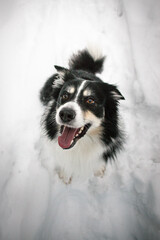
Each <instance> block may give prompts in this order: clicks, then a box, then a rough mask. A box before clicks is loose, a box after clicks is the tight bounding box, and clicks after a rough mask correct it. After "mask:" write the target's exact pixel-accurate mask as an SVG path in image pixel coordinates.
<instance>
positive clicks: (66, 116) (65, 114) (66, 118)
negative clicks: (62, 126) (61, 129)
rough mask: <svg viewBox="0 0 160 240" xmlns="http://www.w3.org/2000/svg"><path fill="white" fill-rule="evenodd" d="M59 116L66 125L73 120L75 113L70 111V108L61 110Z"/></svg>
mask: <svg viewBox="0 0 160 240" xmlns="http://www.w3.org/2000/svg"><path fill="white" fill-rule="evenodd" d="M59 116H60V118H61V120H62V121H63V122H64V123H67V122H70V121H72V120H73V119H74V118H75V116H76V113H75V111H74V110H72V109H70V108H63V109H62V110H61V111H60V113H59Z"/></svg>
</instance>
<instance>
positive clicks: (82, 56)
mask: <svg viewBox="0 0 160 240" xmlns="http://www.w3.org/2000/svg"><path fill="white" fill-rule="evenodd" d="M104 60H105V57H102V58H99V59H97V60H95V59H94V58H93V57H92V56H91V54H90V53H89V52H88V51H87V50H84V51H81V52H79V53H78V54H77V55H75V54H74V55H73V56H72V58H71V59H70V61H69V66H70V69H74V70H85V71H87V72H91V73H93V74H95V73H101V72H102V70H103V62H104Z"/></svg>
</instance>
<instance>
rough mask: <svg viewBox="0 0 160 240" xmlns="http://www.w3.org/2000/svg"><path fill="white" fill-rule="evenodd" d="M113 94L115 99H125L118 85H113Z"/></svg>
mask: <svg viewBox="0 0 160 240" xmlns="http://www.w3.org/2000/svg"><path fill="white" fill-rule="evenodd" d="M111 95H112V97H113V99H114V100H117V101H118V100H125V98H124V97H123V95H122V94H121V93H120V91H119V90H118V89H117V87H116V86H113V90H111Z"/></svg>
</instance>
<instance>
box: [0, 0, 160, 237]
mask: <svg viewBox="0 0 160 240" xmlns="http://www.w3.org/2000/svg"><path fill="white" fill-rule="evenodd" d="M88 45H92V46H97V47H98V48H99V49H101V51H102V52H103V54H104V55H106V56H107V58H106V62H105V66H104V72H103V74H102V76H101V77H102V79H103V80H104V81H106V82H109V83H114V84H117V85H118V86H119V89H120V91H121V92H122V94H123V95H124V96H125V98H126V100H125V101H123V103H121V114H122V116H123V119H124V123H125V128H126V133H127V140H126V145H125V150H124V151H123V152H121V153H120V154H119V155H118V158H117V161H116V162H115V163H112V164H108V168H107V173H106V176H105V177H104V178H103V179H98V178H91V179H90V180H89V181H86V182H83V183H81V182H79V183H77V182H76V183H74V182H73V183H72V184H71V185H69V186H65V185H64V184H62V183H61V182H60V180H59V179H58V178H57V177H56V176H54V175H52V174H51V172H52V171H51V169H47V168H45V167H44V166H43V164H42V162H41V152H40V148H39V137H40V118H41V114H42V112H43V109H42V106H41V104H40V102H39V91H40V88H41V87H42V86H43V84H44V82H45V81H46V79H47V78H48V77H49V76H50V75H51V74H53V73H54V71H55V70H54V67H53V66H54V65H55V64H57V65H62V66H64V67H67V63H68V62H67V60H68V58H69V57H70V55H71V54H72V53H73V52H76V51H78V50H80V49H83V48H84V47H86V46H88ZM159 63H160V1H158V0H135V1H131V0H112V1H111V0H100V1H95V0H92V1H91V0H77V1H74V0H66V1H65V0H28V1H25V0H14V1H12V0H6V1H5V0H1V1H0V84H1V85H0V109H1V110H0V112H1V114H0V240H51V239H52V240H63V239H65V240H72V239H73V240H81V239H86V240H90V239H92V240H94V239H95V240H97V239H98V240H105V239H106V240H132V239H138V240H151V239H152V240H158V239H160V157H159V156H160V64H159Z"/></svg>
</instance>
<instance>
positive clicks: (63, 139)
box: [58, 127, 78, 148]
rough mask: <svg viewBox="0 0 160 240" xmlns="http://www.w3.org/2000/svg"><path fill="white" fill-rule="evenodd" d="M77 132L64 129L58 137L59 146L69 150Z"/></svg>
mask: <svg viewBox="0 0 160 240" xmlns="http://www.w3.org/2000/svg"><path fill="white" fill-rule="evenodd" d="M77 130H78V129H77V128H69V127H64V129H63V132H62V135H61V136H59V137H58V143H59V146H60V147H62V148H69V147H70V145H71V141H72V140H73V138H74V136H75V135H76V132H77Z"/></svg>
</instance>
